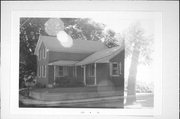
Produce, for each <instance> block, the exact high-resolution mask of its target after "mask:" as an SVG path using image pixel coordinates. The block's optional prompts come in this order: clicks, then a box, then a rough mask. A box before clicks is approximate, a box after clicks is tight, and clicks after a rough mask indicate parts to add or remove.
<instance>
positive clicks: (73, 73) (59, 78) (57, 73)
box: [51, 63, 97, 86]
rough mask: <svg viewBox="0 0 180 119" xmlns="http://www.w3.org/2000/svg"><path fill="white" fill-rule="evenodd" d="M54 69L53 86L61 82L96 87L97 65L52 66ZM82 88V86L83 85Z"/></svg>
mask: <svg viewBox="0 0 180 119" xmlns="http://www.w3.org/2000/svg"><path fill="white" fill-rule="evenodd" d="M51 67H53V83H52V82H51V83H52V84H53V85H54V86H55V85H57V84H58V83H60V82H64V83H65V82H66V83H68V82H69V83H70V82H81V83H83V85H84V86H96V84H97V80H96V79H97V78H96V75H97V70H96V63H94V64H87V65H81V66H76V65H62V64H58V65H51ZM81 86H82V85H81Z"/></svg>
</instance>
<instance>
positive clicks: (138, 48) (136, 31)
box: [125, 22, 153, 103]
mask: <svg viewBox="0 0 180 119" xmlns="http://www.w3.org/2000/svg"><path fill="white" fill-rule="evenodd" d="M125 39H126V41H125V42H126V43H125V44H126V45H125V46H126V49H125V51H126V57H131V64H130V69H129V76H128V98H127V103H133V102H135V101H136V76H137V72H138V71H137V68H138V64H139V63H143V64H146V65H148V64H150V62H151V61H152V58H151V54H152V52H153V36H148V37H147V36H145V31H144V29H143V28H142V27H141V24H140V22H136V23H134V24H132V26H131V27H130V28H129V30H128V32H127V33H126V35H125Z"/></svg>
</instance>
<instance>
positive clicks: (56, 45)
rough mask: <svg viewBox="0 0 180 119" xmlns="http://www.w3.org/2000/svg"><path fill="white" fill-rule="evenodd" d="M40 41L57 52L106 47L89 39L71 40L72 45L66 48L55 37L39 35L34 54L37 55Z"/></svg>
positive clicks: (82, 50) (83, 50) (93, 49)
mask: <svg viewBox="0 0 180 119" xmlns="http://www.w3.org/2000/svg"><path fill="white" fill-rule="evenodd" d="M42 43H44V45H45V47H46V48H47V49H48V50H49V51H57V52H58V51H61V52H73V53H91V52H92V53H93V52H96V51H99V50H103V49H107V47H106V46H105V45H104V44H103V43H102V42H100V41H90V40H73V45H72V47H70V48H66V47H64V46H62V45H61V43H60V42H59V41H58V39H57V38H56V37H52V36H40V37H39V40H38V43H37V46H36V49H35V53H34V54H36V55H38V50H39V48H40V46H41V44H42Z"/></svg>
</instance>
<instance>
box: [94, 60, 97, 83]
mask: <svg viewBox="0 0 180 119" xmlns="http://www.w3.org/2000/svg"><path fill="white" fill-rule="evenodd" d="M94 75H95V85H96V84H97V81H96V62H95V63H94Z"/></svg>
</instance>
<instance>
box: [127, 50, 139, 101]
mask: <svg viewBox="0 0 180 119" xmlns="http://www.w3.org/2000/svg"><path fill="white" fill-rule="evenodd" d="M139 54H140V51H139V50H138V49H136V48H134V50H133V53H132V58H131V65H130V69H129V76H128V87H127V101H126V104H132V103H134V102H135V101H136V75H137V66H138V59H139Z"/></svg>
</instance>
